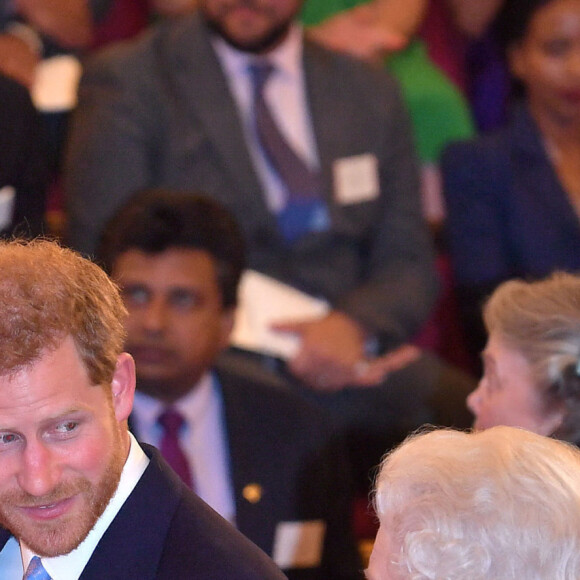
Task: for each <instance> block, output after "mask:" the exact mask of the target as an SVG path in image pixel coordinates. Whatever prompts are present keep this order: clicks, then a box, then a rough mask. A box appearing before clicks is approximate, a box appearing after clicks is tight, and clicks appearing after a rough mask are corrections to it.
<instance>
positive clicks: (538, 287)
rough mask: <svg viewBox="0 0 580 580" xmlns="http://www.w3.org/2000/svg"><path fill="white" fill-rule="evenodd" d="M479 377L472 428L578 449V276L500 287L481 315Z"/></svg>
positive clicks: (471, 400)
mask: <svg viewBox="0 0 580 580" xmlns="http://www.w3.org/2000/svg"><path fill="white" fill-rule="evenodd" d="M483 318H484V322H485V326H486V329H487V332H488V341H487V345H486V348H485V350H484V351H483V355H482V356H483V366H484V374H483V377H482V379H481V381H480V383H479V386H478V387H477V389H476V390H475V391H473V392H472V393H471V394H470V395H469V397H468V398H467V405H468V407H469V408H470V409H471V411H472V412H473V413H474V415H475V423H474V427H475V428H476V429H486V428H488V427H492V426H494V425H512V426H517V427H523V428H526V429H529V430H531V431H535V432H536V433H539V434H540V435H551V436H553V437H557V438H559V439H563V440H565V441H570V442H573V443H576V444H580V277H579V276H575V275H573V274H565V273H556V274H553V275H552V276H551V277H549V278H547V279H545V280H540V281H536V282H524V281H522V280H511V281H508V282H505V283H503V284H502V285H501V286H499V287H498V288H497V289H496V290H495V292H494V293H493V294H492V295H491V297H490V298H489V300H488V301H487V303H486V304H485V306H484V309H483Z"/></svg>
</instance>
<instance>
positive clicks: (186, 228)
mask: <svg viewBox="0 0 580 580" xmlns="http://www.w3.org/2000/svg"><path fill="white" fill-rule="evenodd" d="M171 248H192V249H196V250H204V251H206V252H208V254H210V255H211V257H212V258H213V259H214V260H215V262H216V271H217V278H218V284H219V287H220V291H221V297H222V303H223V306H224V307H225V308H229V307H233V306H235V305H236V303H237V289H238V283H239V281H240V276H241V274H242V271H243V269H244V267H245V262H246V258H245V245H244V239H243V236H242V233H241V231H240V228H239V226H238V224H237V222H236V220H235V219H234V217H233V216H232V214H231V213H230V212H229V211H228V210H226V209H225V208H224V207H223V206H222V205H221V204H219V203H218V202H216V201H214V200H213V199H210V198H208V197H206V196H203V195H200V194H196V193H189V192H176V191H171V190H167V189H149V190H145V191H141V192H138V193H137V194H135V195H134V196H133V197H132V198H131V199H130V200H129V201H128V202H127V203H126V204H125V205H124V206H123V207H122V208H121V209H120V211H119V212H118V213H117V214H116V215H115V216H114V217H113V218H112V219H111V220H110V221H109V222H108V224H107V226H106V227H105V229H104V231H103V234H102V237H101V243H100V245H99V249H98V251H97V260H98V261H99V263H101V264H102V266H103V268H104V269H105V270H106V271H107V272H108V273H109V274H110V273H111V272H112V270H113V267H114V264H115V260H116V259H117V258H118V257H119V256H120V255H121V254H122V253H124V252H126V251H127V250H130V249H138V250H141V251H143V252H145V253H149V254H156V253H160V252H163V251H165V250H168V249H171Z"/></svg>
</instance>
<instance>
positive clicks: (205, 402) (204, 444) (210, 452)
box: [131, 373, 236, 524]
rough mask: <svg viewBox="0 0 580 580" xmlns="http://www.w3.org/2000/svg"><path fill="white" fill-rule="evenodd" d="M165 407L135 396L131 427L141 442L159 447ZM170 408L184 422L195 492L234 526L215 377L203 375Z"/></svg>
mask: <svg viewBox="0 0 580 580" xmlns="http://www.w3.org/2000/svg"><path fill="white" fill-rule="evenodd" d="M165 407H166V405H165V404H164V403H162V402H161V401H159V400H158V399H154V398H153V397H149V396H148V395H145V394H143V393H141V392H139V391H137V392H136V393H135V401H134V403H133V413H132V415H131V422H132V427H133V430H134V432H135V434H136V435H137V438H138V439H139V440H140V441H143V442H145V443H149V444H151V445H155V446H156V447H159V444H160V442H161V438H162V437H163V428H162V427H161V426H160V425H159V424H158V423H157V419H158V417H159V415H161V413H162V412H163V410H164V409H165ZM173 407H174V408H175V409H176V410H177V411H179V413H180V414H181V415H182V416H183V418H184V419H185V422H186V424H185V425H184V427H183V429H182V430H181V432H180V435H179V440H180V444H181V449H182V451H183V452H184V453H185V456H186V457H187V459H188V461H189V465H190V466H191V475H192V480H193V482H194V485H195V491H196V493H197V494H198V495H199V496H200V497H201V498H202V499H203V500H204V501H205V502H206V503H208V504H209V505H210V506H211V507H212V508H213V509H214V510H215V511H217V512H218V513H219V514H220V515H221V516H222V517H224V518H225V519H227V520H228V521H229V522H230V523H232V524H235V515H236V508H235V500H234V491H233V486H232V483H231V473H230V457H229V446H228V441H227V430H226V425H225V420H224V411H223V402H222V398H221V394H220V389H219V386H218V384H217V378H216V377H215V376H214V375H212V374H211V373H207V374H205V375H204V376H203V377H202V378H201V380H200V381H199V382H198V384H197V385H195V386H194V387H193V389H191V391H189V393H187V395H185V397H182V398H181V399H179V400H178V401H176V402H175V403H174V404H173Z"/></svg>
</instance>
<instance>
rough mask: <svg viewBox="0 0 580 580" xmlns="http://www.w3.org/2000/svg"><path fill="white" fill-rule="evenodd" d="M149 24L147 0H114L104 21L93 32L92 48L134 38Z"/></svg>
mask: <svg viewBox="0 0 580 580" xmlns="http://www.w3.org/2000/svg"><path fill="white" fill-rule="evenodd" d="M148 22H149V8H148V7H147V0H114V2H113V6H112V7H111V9H110V10H109V13H108V14H107V16H106V17H105V19H104V20H103V21H102V22H101V23H99V24H98V25H97V27H96V30H95V38H94V42H93V48H101V47H102V46H104V45H106V44H109V43H110V42H116V41H118V40H124V39H126V38H131V37H132V36H135V35H136V34H138V33H139V32H141V30H143V29H144V28H145V27H146V26H147V24H148Z"/></svg>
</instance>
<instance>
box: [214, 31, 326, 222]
mask: <svg viewBox="0 0 580 580" xmlns="http://www.w3.org/2000/svg"><path fill="white" fill-rule="evenodd" d="M302 36H303V31H302V27H301V26H300V25H298V24H295V25H293V26H292V28H291V30H290V33H289V35H288V37H287V38H286V40H285V41H284V42H283V43H282V44H281V45H280V46H278V47H276V49H275V50H273V51H272V52H271V53H268V57H267V58H268V61H269V62H271V63H272V64H273V65H274V67H275V71H274V72H273V73H272V75H271V77H270V79H268V82H267V84H266V87H265V89H264V98H265V100H266V102H267V104H268V107H269V109H270V111H271V113H272V116H273V117H274V119H275V121H276V123H277V124H278V127H279V129H280V131H281V133H282V134H283V135H284V137H285V138H286V140H287V141H288V143H289V144H290V145H291V146H292V147H293V149H294V151H295V152H296V153H297V154H298V155H299V156H300V157H302V159H303V160H304V161H305V162H306V164H307V165H308V166H310V167H311V168H312V169H318V167H319V159H318V153H317V147H316V139H315V136H314V132H313V129H312V120H311V117H310V109H309V107H308V99H307V96H306V87H305V82H304V70H303V66H302ZM213 46H214V49H215V51H216V53H217V56H218V59H219V60H220V63H221V66H222V68H223V69H224V72H225V76H226V79H227V81H228V83H229V87H230V91H231V93H232V95H233V97H234V100H235V102H236V105H237V107H238V111H239V114H240V118H241V119H242V125H243V128H244V133H245V137H246V142H247V144H248V149H249V151H250V156H251V158H252V161H253V163H254V167H255V169H256V171H257V174H258V177H259V179H260V180H261V183H262V187H263V189H264V191H265V192H266V202H267V205H268V207H269V209H270V211H272V212H274V213H277V212H279V211H281V210H282V209H283V208H284V205H285V203H286V199H287V194H286V190H285V187H284V184H283V183H282V182H281V181H280V179H279V177H278V175H277V174H276V172H275V171H273V170H272V168H271V167H270V165H269V163H268V161H267V160H266V158H265V156H264V153H263V152H262V148H261V147H260V145H259V143H258V138H257V135H256V132H255V129H254V122H253V112H252V83H251V79H250V74H249V71H248V67H249V65H250V64H252V63H253V62H255V61H256V60H260V58H259V57H256V56H254V55H252V54H249V53H244V52H241V51H239V50H236V49H235V48H233V47H232V46H230V45H229V44H227V43H226V42H225V41H224V40H222V39H221V38H219V37H214V39H213ZM262 60H263V59H262Z"/></svg>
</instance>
